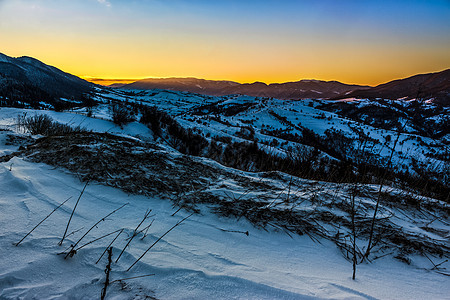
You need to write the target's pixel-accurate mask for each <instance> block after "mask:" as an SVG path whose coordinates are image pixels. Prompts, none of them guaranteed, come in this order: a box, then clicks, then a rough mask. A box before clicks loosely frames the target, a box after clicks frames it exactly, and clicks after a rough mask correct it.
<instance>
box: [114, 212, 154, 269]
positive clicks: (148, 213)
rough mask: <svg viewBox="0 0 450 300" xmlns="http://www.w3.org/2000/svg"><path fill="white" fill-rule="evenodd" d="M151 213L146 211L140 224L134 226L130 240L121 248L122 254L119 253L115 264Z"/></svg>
mask: <svg viewBox="0 0 450 300" xmlns="http://www.w3.org/2000/svg"><path fill="white" fill-rule="evenodd" d="M151 212H152V210H151V209H150V210H147V211H146V212H145V215H144V217H143V218H142V220H141V222H140V223H139V224H138V226H136V228H135V229H134V231H133V234H132V235H131V237H130V239H129V240H128V242H127V244H126V245H125V247H123V249H122V252H120V254H119V256H118V257H117V259H116V263H117V262H118V261H119V259H120V257H121V256H122V254H123V252H124V251H125V249H126V248H127V247H128V246H129V245H130V243H131V241H132V240H133V239H134V238H135V237H136V236H137V235H138V232H137V230H138V229H139V227H141V225H142V223H144V221H145V220H147V218H148V216H149V215H150V213H151Z"/></svg>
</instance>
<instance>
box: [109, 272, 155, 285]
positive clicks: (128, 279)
mask: <svg viewBox="0 0 450 300" xmlns="http://www.w3.org/2000/svg"><path fill="white" fill-rule="evenodd" d="M148 276H155V274H147V275H141V276H134V277H128V278H122V279H116V280H113V281H111V282H110V283H109V284H112V283H114V282H117V281H122V280H130V279H136V278H142V277H148Z"/></svg>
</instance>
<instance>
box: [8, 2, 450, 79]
mask: <svg viewBox="0 0 450 300" xmlns="http://www.w3.org/2000/svg"><path fill="white" fill-rule="evenodd" d="M0 52H1V53H4V54H6V55H9V56H14V57H18V56H31V57H35V58H37V59H39V60H41V61H43V62H45V63H47V64H50V65H53V66H56V67H58V68H60V69H62V70H64V71H66V72H69V73H72V74H75V75H77V76H81V77H83V78H104V79H142V78H149V77H197V78H205V79H214V80H233V81H238V82H242V83H243V82H254V81H262V82H266V83H273V82H286V81H297V80H301V79H320V80H338V81H341V82H344V83H356V84H368V85H376V84H380V83H383V82H387V81H390V80H393V79H398V78H404V77H408V76H411V75H414V74H418V73H428V72H436V71H441V70H444V69H447V68H450V0H422V1H419V0H408V1H403V0H389V1H388V0H385V1H383V0H370V1H369V0H297V1H294V0H124V1H121V0H0Z"/></svg>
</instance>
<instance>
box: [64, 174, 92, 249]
mask: <svg viewBox="0 0 450 300" xmlns="http://www.w3.org/2000/svg"><path fill="white" fill-rule="evenodd" d="M88 184H89V180H88V181H87V182H86V184H85V185H84V188H83V190H82V191H81V194H80V196H79V197H78V199H77V202H76V203H75V206H74V207H73V209H72V213H71V214H70V217H69V221H68V222H67V226H66V230H65V231H64V234H63V237H62V238H61V241H59V243H58V245H60V246H61V245H62V243H63V242H64V239H65V238H66V233H67V230H68V229H69V225H70V221H71V220H72V217H73V213H74V212H75V209H77V205H78V202H80V199H81V196H83V193H84V190H85V189H86V187H87V185H88Z"/></svg>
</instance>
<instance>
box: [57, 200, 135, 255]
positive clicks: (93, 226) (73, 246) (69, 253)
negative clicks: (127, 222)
mask: <svg viewBox="0 0 450 300" xmlns="http://www.w3.org/2000/svg"><path fill="white" fill-rule="evenodd" d="M126 205H128V203H125V204H124V205H122V206H121V207H119V208H117V209H115V210H113V211H112V212H110V213H109V214H107V215H106V216H104V217H103V218H101V219H100V220H99V221H98V222H97V223H95V224H94V225H92V227H91V228H89V230H88V231H86V233H85V234H84V235H83V236H82V237H81V238H80V239H79V240H78V241H77V242H76V243H75V244H74V245H70V247H69V248H72V249H70V251H69V252H67V254H66V256H65V257H64V259H66V258H67V257H69V256H70V257H72V256H73V255H74V254H75V253H76V251H75V250H74V249H75V247H76V246H77V245H78V243H80V242H81V240H82V239H83V238H84V237H85V236H86V235H87V234H88V233H89V232H90V231H91V230H92V229H94V228H95V227H97V225H98V224H99V223H100V222H103V221H105V220H106V218H107V217H109V216H110V215H112V214H114V213H115V212H117V211H118V210H119V209H121V208H123V207H124V206H126Z"/></svg>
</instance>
